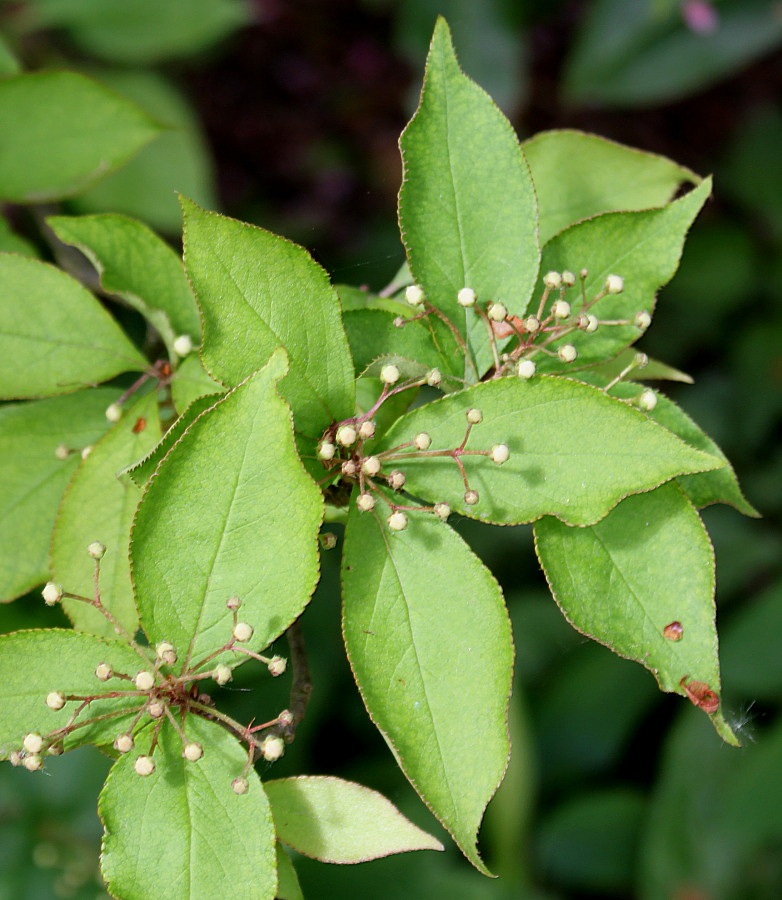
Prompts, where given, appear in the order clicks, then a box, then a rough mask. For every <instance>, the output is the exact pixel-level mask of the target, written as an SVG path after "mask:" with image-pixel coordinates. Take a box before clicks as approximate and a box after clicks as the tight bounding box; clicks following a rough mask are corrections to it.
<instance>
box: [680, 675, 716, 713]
mask: <svg viewBox="0 0 782 900" xmlns="http://www.w3.org/2000/svg"><path fill="white" fill-rule="evenodd" d="M689 677H690V676H689V675H685V676H684V678H682V680H681V681H680V682H679V684H680V685H681V686H682V688H683V689H684V693H685V694H687V696H688V697H689V698H690V701H691V702H692V703H694V704H695V706H697V707H698V708H699V709H702V710H703V711H704V712H705V713H708V714H709V715H711V714H712V713H715V712H717V710H718V709H719V706H720V698H719V697H718V696H717V694H716V692H715V691H713V690H712V689H711V688H710V687H709V685H708V684H706V682H705V681H691V682H690V683H689V684H685V682H686V681H687V679H688V678H689Z"/></svg>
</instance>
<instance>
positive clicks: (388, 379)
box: [380, 365, 400, 384]
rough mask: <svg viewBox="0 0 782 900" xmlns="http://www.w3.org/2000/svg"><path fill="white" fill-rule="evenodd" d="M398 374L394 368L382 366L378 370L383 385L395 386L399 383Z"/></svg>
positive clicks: (397, 370)
mask: <svg viewBox="0 0 782 900" xmlns="http://www.w3.org/2000/svg"><path fill="white" fill-rule="evenodd" d="M399 376H400V372H399V369H398V368H397V367H396V366H393V365H391V366H383V368H382V369H381V370H380V380H381V381H382V382H383V384H396V383H397V381H399Z"/></svg>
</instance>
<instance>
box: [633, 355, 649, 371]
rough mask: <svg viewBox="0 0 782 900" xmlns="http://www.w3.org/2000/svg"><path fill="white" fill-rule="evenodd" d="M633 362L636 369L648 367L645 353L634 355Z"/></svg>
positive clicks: (647, 358)
mask: <svg viewBox="0 0 782 900" xmlns="http://www.w3.org/2000/svg"><path fill="white" fill-rule="evenodd" d="M634 362H635V366H636V368H637V369H643V367H644V366H648V365H649V357H648V356H647V355H646V354H645V353H636V354H635V359H634Z"/></svg>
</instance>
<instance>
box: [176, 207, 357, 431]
mask: <svg viewBox="0 0 782 900" xmlns="http://www.w3.org/2000/svg"><path fill="white" fill-rule="evenodd" d="M182 205H183V209H184V214H185V264H186V267H187V274H188V276H189V278H190V281H191V284H192V285H193V289H194V290H195V293H196V297H197V298H198V303H199V306H200V309H201V314H202V316H203V322H204V344H203V350H202V358H203V361H204V364H205V366H206V368H207V370H208V372H209V373H210V374H211V375H213V376H214V377H215V378H218V379H220V380H221V381H223V382H224V383H225V384H228V385H232V386H235V385H237V384H239V382H241V381H242V380H243V379H244V378H246V377H247V376H248V375H250V374H251V373H252V372H254V371H256V370H257V369H259V368H260V367H261V366H262V365H263V364H264V363H265V362H266V361H267V360H268V358H269V355H270V354H271V352H272V351H273V350H274V349H276V348H277V347H283V348H284V349H285V351H286V353H287V354H288V358H289V360H290V372H289V374H288V376H287V377H286V379H285V381H284V382H283V384H282V385H281V386H280V390H281V393H282V395H283V397H284V398H285V399H286V400H287V401H288V402H289V403H290V405H291V407H292V409H293V414H294V419H295V422H296V429H297V430H299V431H302V432H303V433H305V434H307V435H309V436H310V437H311V438H315V439H316V438H318V437H320V434H321V432H322V431H323V430H324V429H325V428H326V427H327V426H328V425H329V424H330V423H331V422H333V421H338V420H340V419H344V418H347V417H348V416H351V415H353V404H354V401H355V395H354V388H353V367H352V365H351V360H350V352H349V349H348V343H347V339H346V337H345V333H344V331H343V329H342V322H341V318H340V306H339V299H338V298H337V295H336V292H335V291H334V289H333V288H332V286H331V284H330V283H329V280H328V276H327V275H326V273H325V272H324V270H323V269H321V267H320V266H319V265H318V264H317V263H316V262H315V261H314V260H313V259H312V257H311V256H310V255H309V254H308V253H307V251H306V250H304V249H303V248H302V247H299V246H297V245H296V244H293V243H291V242H290V241H287V240H285V238H281V237H279V236H277V235H275V234H271V233H270V232H268V231H264V230H263V229H262V228H257V227H255V226H253V225H246V224H244V223H243V222H237V221H236V220H235V219H229V218H226V217H225V216H221V215H218V214H217V213H211V212H205V211H204V210H202V209H200V208H199V207H198V206H196V205H195V204H194V203H191V202H190V201H189V200H184V199H183V201H182Z"/></svg>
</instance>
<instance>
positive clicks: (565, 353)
mask: <svg viewBox="0 0 782 900" xmlns="http://www.w3.org/2000/svg"><path fill="white" fill-rule="evenodd" d="M557 356H558V357H559V358H560V359H561V360H562V362H563V363H571V362H573V360H574V359H575V358H576V357H577V356H578V350H576V348H575V347H574V346H573V345H572V344H563V345H562V346H561V347H560V348H559V350H557Z"/></svg>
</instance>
